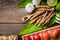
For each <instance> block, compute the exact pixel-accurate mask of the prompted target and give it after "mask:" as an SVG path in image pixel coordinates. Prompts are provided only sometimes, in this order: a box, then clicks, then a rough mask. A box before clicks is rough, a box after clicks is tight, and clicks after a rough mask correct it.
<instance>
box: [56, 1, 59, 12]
mask: <svg viewBox="0 0 60 40" xmlns="http://www.w3.org/2000/svg"><path fill="white" fill-rule="evenodd" d="M56 11H58V12H60V2H58V4H57V5H56Z"/></svg>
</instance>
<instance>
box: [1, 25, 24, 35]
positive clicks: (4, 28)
mask: <svg viewBox="0 0 60 40" xmlns="http://www.w3.org/2000/svg"><path fill="white" fill-rule="evenodd" d="M24 25H25V24H0V34H2V35H11V34H17V33H18V32H19V31H21V29H22V28H23V27H24Z"/></svg>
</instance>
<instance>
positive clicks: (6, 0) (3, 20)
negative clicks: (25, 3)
mask: <svg viewBox="0 0 60 40" xmlns="http://www.w3.org/2000/svg"><path fill="white" fill-rule="evenodd" d="M21 1H22V0H0V33H2V34H3V35H9V34H17V33H18V32H19V30H21V29H22V28H23V27H24V25H25V24H23V23H22V21H21V18H22V17H23V16H24V15H26V14H27V13H26V11H25V10H24V8H17V7H16V5H17V3H19V2H21Z"/></svg>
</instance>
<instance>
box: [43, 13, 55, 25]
mask: <svg viewBox="0 0 60 40" xmlns="http://www.w3.org/2000/svg"><path fill="white" fill-rule="evenodd" d="M54 15H55V13H53V14H52V15H51V16H50V17H49V18H48V19H47V20H46V21H45V22H44V23H43V24H42V25H47V24H48V23H49V21H50V19H51V18H52V17H53V16H54Z"/></svg>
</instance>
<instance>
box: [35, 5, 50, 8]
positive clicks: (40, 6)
mask: <svg viewBox="0 0 60 40" xmlns="http://www.w3.org/2000/svg"><path fill="white" fill-rule="evenodd" d="M35 7H36V8H51V7H49V6H47V5H44V6H42V5H37V6H35Z"/></svg>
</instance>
